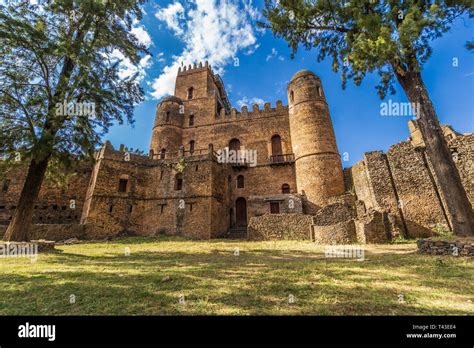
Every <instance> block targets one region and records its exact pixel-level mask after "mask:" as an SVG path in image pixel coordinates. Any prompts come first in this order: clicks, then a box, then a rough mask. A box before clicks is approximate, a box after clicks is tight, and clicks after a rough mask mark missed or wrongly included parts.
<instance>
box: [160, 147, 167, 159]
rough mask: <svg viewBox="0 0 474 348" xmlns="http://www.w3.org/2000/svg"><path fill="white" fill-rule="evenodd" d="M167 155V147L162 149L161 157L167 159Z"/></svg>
mask: <svg viewBox="0 0 474 348" xmlns="http://www.w3.org/2000/svg"><path fill="white" fill-rule="evenodd" d="M165 157H166V149H161V151H160V159H165Z"/></svg>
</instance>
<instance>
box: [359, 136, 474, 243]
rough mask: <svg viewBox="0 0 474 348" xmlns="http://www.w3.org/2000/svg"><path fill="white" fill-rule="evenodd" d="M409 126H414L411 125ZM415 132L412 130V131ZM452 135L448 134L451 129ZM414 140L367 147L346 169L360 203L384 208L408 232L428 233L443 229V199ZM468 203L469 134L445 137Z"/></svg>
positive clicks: (471, 176)
mask: <svg viewBox="0 0 474 348" xmlns="http://www.w3.org/2000/svg"><path fill="white" fill-rule="evenodd" d="M412 131H414V130H412ZM412 134H414V135H415V136H416V134H417V133H412ZM452 134H454V133H452ZM420 144H421V145H422V143H421V142H420V139H418V138H417V140H416V141H415V142H411V141H407V142H401V143H399V144H396V145H393V146H392V147H390V149H389V150H388V152H387V154H384V153H383V152H381V151H375V152H369V153H366V154H365V156H364V160H362V161H360V162H358V163H356V164H355V165H354V166H353V167H352V168H351V169H350V173H351V181H352V183H353V187H354V192H355V194H356V196H357V199H358V200H359V201H363V203H364V205H365V208H366V209H369V208H373V209H376V210H379V211H385V212H388V213H390V214H391V215H392V216H394V217H395V218H396V220H397V221H396V225H397V228H399V229H400V231H401V233H403V231H405V233H406V234H407V235H408V236H410V237H420V236H430V235H432V234H433V232H432V231H431V230H430V229H432V228H434V227H435V226H436V225H438V224H442V225H444V226H445V228H449V226H450V223H449V220H448V219H447V214H446V212H445V203H444V199H443V196H442V193H441V190H440V188H439V185H438V183H437V180H436V176H435V175H434V174H433V170H432V166H431V163H430V160H429V158H428V156H427V155H426V154H425V153H424V150H423V147H420ZM448 145H449V147H450V148H451V151H452V152H453V153H456V155H455V158H456V160H455V163H456V166H457V168H458V171H459V173H460V176H461V180H462V182H463V185H464V187H465V189H466V192H467V194H468V197H469V199H470V201H471V204H473V203H474V195H473V193H474V183H473V182H474V166H473V165H472V163H473V158H474V157H473V154H474V135H473V134H466V135H459V136H456V137H455V138H452V139H450V140H449V141H448Z"/></svg>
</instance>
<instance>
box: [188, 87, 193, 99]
mask: <svg viewBox="0 0 474 348" xmlns="http://www.w3.org/2000/svg"><path fill="white" fill-rule="evenodd" d="M193 94H194V88H193V87H189V88H188V99H193Z"/></svg>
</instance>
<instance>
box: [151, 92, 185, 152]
mask: <svg viewBox="0 0 474 348" xmlns="http://www.w3.org/2000/svg"><path fill="white" fill-rule="evenodd" d="M183 120H184V106H183V102H182V101H181V99H180V98H178V97H174V96H169V97H166V98H164V99H163V100H162V101H161V103H159V104H158V106H157V107H156V114H155V123H154V124H153V132H152V136H151V144H150V150H153V153H154V154H155V157H156V158H164V157H165V158H168V157H170V156H172V157H177V154H178V151H179V149H180V147H181V146H182V143H183Z"/></svg>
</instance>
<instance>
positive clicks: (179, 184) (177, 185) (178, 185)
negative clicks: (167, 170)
mask: <svg viewBox="0 0 474 348" xmlns="http://www.w3.org/2000/svg"><path fill="white" fill-rule="evenodd" d="M174 189H175V190H176V191H181V190H182V189H183V174H181V173H178V174H176V175H175V177H174Z"/></svg>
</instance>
